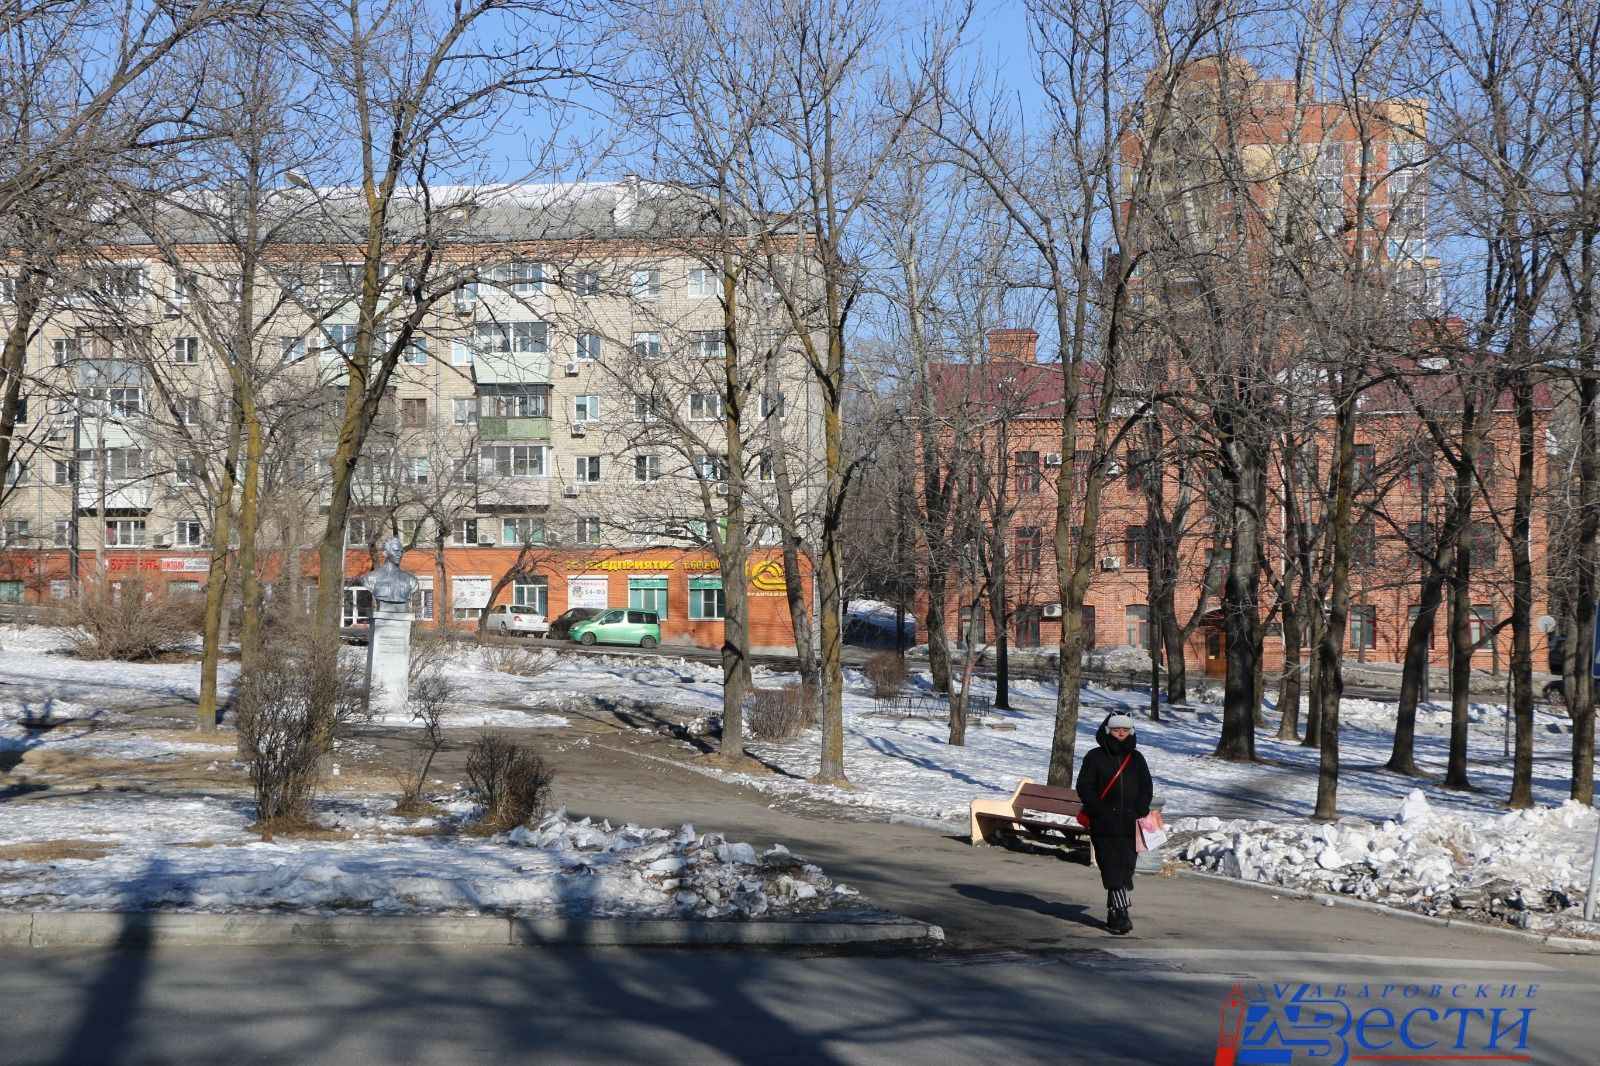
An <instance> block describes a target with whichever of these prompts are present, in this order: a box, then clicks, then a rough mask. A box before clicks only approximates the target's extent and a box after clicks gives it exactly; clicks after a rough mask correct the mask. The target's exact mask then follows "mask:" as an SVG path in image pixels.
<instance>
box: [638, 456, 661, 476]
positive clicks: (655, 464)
mask: <svg viewBox="0 0 1600 1066" xmlns="http://www.w3.org/2000/svg"><path fill="white" fill-rule="evenodd" d="M633 480H635V481H660V480H661V456H659V455H635V456H634V457H633Z"/></svg>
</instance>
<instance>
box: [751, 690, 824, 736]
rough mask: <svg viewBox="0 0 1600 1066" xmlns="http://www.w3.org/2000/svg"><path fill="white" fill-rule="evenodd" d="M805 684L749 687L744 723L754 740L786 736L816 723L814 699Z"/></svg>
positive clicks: (814, 694)
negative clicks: (778, 686)
mask: <svg viewBox="0 0 1600 1066" xmlns="http://www.w3.org/2000/svg"><path fill="white" fill-rule="evenodd" d="M815 697H816V693H815V691H814V690H813V689H811V688H809V687H808V686H805V685H785V686H784V687H783V688H755V689H751V690H750V692H749V693H748V694H746V696H745V700H744V724H745V728H746V729H748V730H749V731H750V735H751V736H753V737H755V738H756V739H757V740H787V739H788V738H790V737H792V736H795V735H796V734H798V733H800V732H801V731H802V730H804V729H806V728H807V727H808V726H812V725H815V724H816V721H817V701H816V698H815Z"/></svg>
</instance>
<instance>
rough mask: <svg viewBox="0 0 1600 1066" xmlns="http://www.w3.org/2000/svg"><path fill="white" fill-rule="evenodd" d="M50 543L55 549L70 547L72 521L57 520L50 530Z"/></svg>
mask: <svg viewBox="0 0 1600 1066" xmlns="http://www.w3.org/2000/svg"><path fill="white" fill-rule="evenodd" d="M50 543H51V545H52V546H54V547H57V548H70V547H72V521H71V519H66V518H58V519H56V520H55V524H54V525H53V526H52V527H51V530H50Z"/></svg>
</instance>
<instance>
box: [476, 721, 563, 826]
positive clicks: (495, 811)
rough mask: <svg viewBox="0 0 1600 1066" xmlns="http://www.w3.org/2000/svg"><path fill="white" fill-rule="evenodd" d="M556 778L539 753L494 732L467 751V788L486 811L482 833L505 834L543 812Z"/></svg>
mask: <svg viewBox="0 0 1600 1066" xmlns="http://www.w3.org/2000/svg"><path fill="white" fill-rule="evenodd" d="M554 779H555V771H553V770H551V769H550V767H549V765H548V764H546V763H545V761H544V759H543V758H541V757H540V756H539V755H538V753H537V752H535V751H533V749H531V748H529V747H526V746H525V745H522V744H518V743H517V742H516V741H514V740H509V739H507V738H505V737H503V736H499V735H497V734H494V733H485V734H484V735H483V736H481V737H479V738H478V739H477V741H475V742H474V743H473V745H472V750H471V751H469V752H467V789H468V791H470V792H471V793H472V798H473V799H474V800H475V801H476V802H477V803H478V804H479V806H481V807H482V808H483V814H482V816H481V817H479V819H478V826H477V828H478V831H479V832H483V833H501V832H504V831H506V830H507V829H514V828H516V827H517V826H519V825H523V824H524V823H526V822H527V821H528V820H529V819H531V818H532V817H533V816H534V815H535V814H539V813H542V812H543V811H544V809H545V806H546V805H547V804H548V802H549V799H550V783H551V781H553V780H554Z"/></svg>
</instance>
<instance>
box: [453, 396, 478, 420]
mask: <svg viewBox="0 0 1600 1066" xmlns="http://www.w3.org/2000/svg"><path fill="white" fill-rule="evenodd" d="M450 421H452V422H454V423H455V424H456V425H458V426H467V425H472V424H473V423H475V422H477V421H478V400H477V398H476V397H473V396H457V397H456V398H455V399H453V400H451V401H450Z"/></svg>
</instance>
